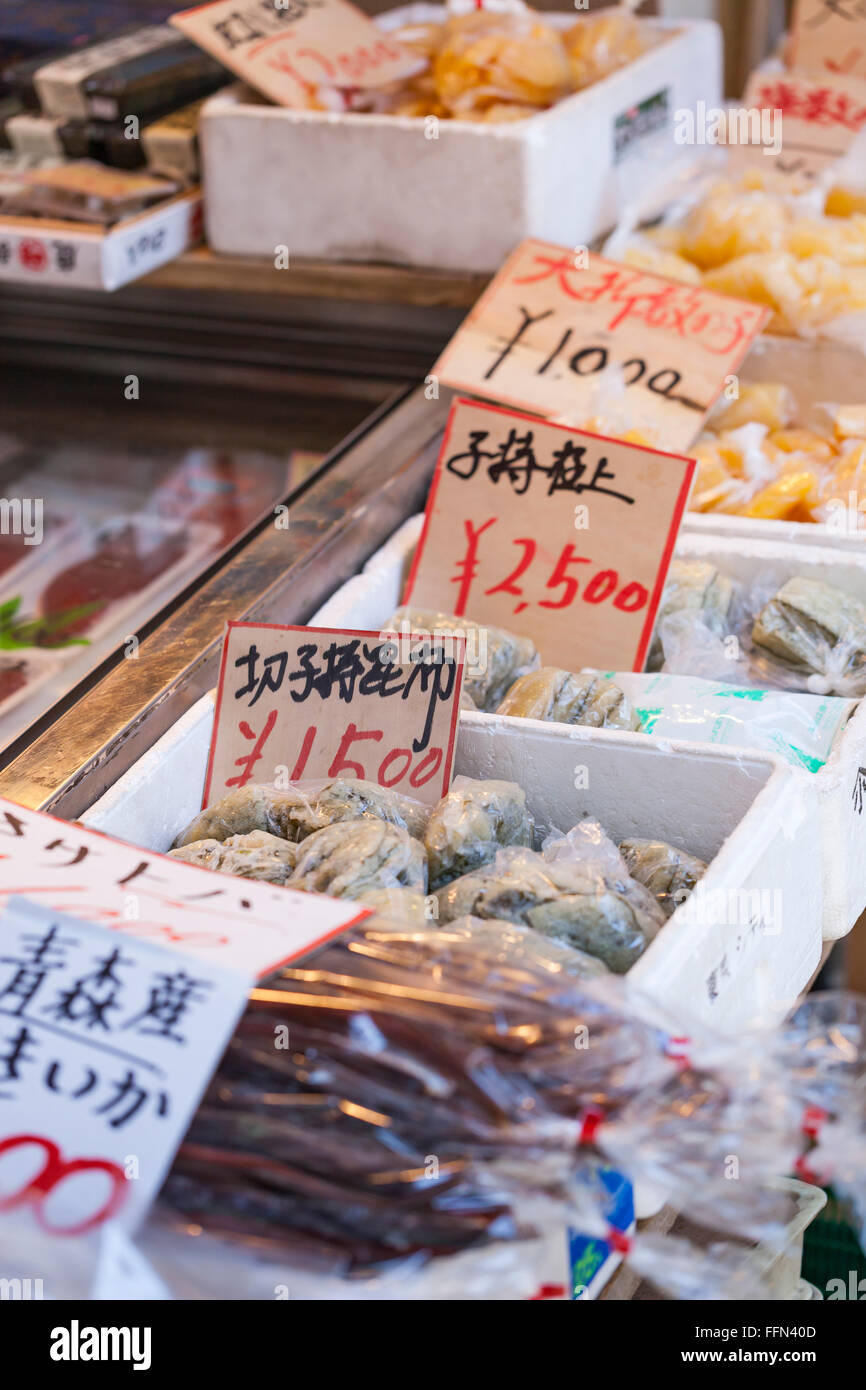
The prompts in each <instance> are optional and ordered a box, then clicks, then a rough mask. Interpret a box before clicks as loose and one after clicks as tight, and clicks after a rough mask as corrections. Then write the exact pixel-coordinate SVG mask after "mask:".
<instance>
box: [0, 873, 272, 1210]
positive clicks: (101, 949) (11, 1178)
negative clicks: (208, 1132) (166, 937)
mask: <svg viewBox="0 0 866 1390" xmlns="http://www.w3.org/2000/svg"><path fill="white" fill-rule="evenodd" d="M250 983H251V981H250V979H249V978H246V979H245V978H244V977H243V976H242V975H240V974H236V973H234V972H229V971H225V970H222V969H220V967H219V966H217V965H215V964H213V963H208V964H205V963H204V962H203V961H200V960H199V961H196V962H195V963H194V964H193V963H192V962H191V961H190V960H189V958H188V957H185V956H180V955H178V954H177V953H176V952H174V951H172V950H170V949H166V948H164V947H159V946H154V945H153V944H152V943H151V942H145V941H135V940H132V939H129V938H124V939H122V940H121V939H119V938H118V937H117V936H116V935H115V934H114V933H113V932H110V931H106V930H105V928H104V927H96V926H93V925H92V923H88V922H84V921H82V920H80V919H78V918H73V917H68V916H64V915H63V914H62V913H56V912H54V911H52V910H51V908H47V907H43V906H41V905H39V904H37V903H34V902H30V901H28V900H27V899H25V898H13V899H12V900H11V902H9V904H8V905H7V907H6V910H5V912H4V913H3V916H2V918H0V1098H2V1102H3V1104H2V1109H0V1192H2V1197H0V1210H2V1211H10V1210H13V1209H15V1210H17V1211H18V1212H19V1213H20V1214H23V1215H24V1216H25V1217H32V1219H33V1220H35V1221H36V1223H37V1224H38V1225H39V1226H40V1227H41V1228H42V1229H43V1230H44V1231H47V1232H49V1233H52V1234H57V1235H66V1236H71V1235H84V1234H85V1233H86V1232H87V1231H90V1230H93V1229H95V1228H96V1227H97V1226H100V1225H101V1224H102V1222H103V1221H109V1220H115V1221H117V1222H118V1224H119V1225H121V1226H122V1227H124V1228H125V1229H127V1230H131V1229H134V1227H135V1226H136V1225H137V1223H138V1222H140V1221H141V1219H142V1218H143V1216H144V1215H145V1213H146V1212H147V1209H148V1207H149V1206H150V1203H151V1202H152V1200H153V1198H154V1197H155V1196H156V1194H157V1192H158V1191H159V1188H160V1186H161V1184H162V1181H163V1178H164V1177H165V1174H166V1172H167V1171H168V1168H169V1166H170V1164H171V1161H172V1159H173V1158H174V1155H175V1152H176V1150H177V1148H178V1145H179V1144H180V1142H181V1140H182V1139H183V1136H184V1134H185V1133H186V1131H187V1129H188V1127H189V1124H190V1121H191V1120H192V1117H193V1114H194V1112H195V1109H196V1106H197V1105H198V1103H199V1100H200V1099H201V1095H202V1092H203V1091H204V1089H205V1086H206V1085H207V1083H208V1081H209V1080H210V1078H211V1075H212V1073H213V1071H214V1069H215V1067H216V1065H217V1063H218V1062H219V1059H220V1057H221V1055H222V1052H223V1050H224V1048H225V1046H226V1043H227V1042H228V1039H229V1037H230V1036H231V1034H232V1032H233V1031H234V1027H235V1024H236V1023H237V1020H238V1018H239V1017H240V1013H241V1010H242V1009H243V1007H244V1005H245V1002H246V998H247V994H248V991H249V986H250Z"/></svg>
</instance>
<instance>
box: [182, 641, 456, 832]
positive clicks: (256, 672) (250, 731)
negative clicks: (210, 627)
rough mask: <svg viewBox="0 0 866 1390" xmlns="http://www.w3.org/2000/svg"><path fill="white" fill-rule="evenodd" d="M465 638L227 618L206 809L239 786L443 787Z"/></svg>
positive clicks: (430, 792) (425, 790)
mask: <svg viewBox="0 0 866 1390" xmlns="http://www.w3.org/2000/svg"><path fill="white" fill-rule="evenodd" d="M465 653H466V639H465V637H464V636H460V635H458V634H454V635H453V636H452V635H451V634H447V635H442V634H439V633H437V634H435V635H433V636H430V635H429V634H428V635H427V636H426V638H425V637H421V636H419V637H413V636H411V635H404V636H400V637H397V636H394V637H391V638H388V637H383V636H380V635H379V634H378V633H375V632H355V631H350V630H343V629H339V628H321V627H280V626H276V625H274V624H270V623H229V627H228V632H227V633H226V639H225V644H224V646H223V658H222V666H221V668H220V679H219V690H218V693H217V708H216V717H215V719H214V732H213V738H212V740H211V750H210V762H209V765H208V773H207V781H206V782H205V794H204V805H205V806H209V805H211V804H212V802H214V801H218V800H219V799H220V797H222V796H225V795H226V793H227V792H230V791H231V790H232V789H233V788H235V787H243V786H246V785H247V783H249V782H265V783H274V782H276V783H277V784H279V783H280V780H281V779H282V780H285V781H286V782H289V781H291V782H298V781H306V780H309V779H311V778H321V777H361V778H364V779H365V780H366V781H368V782H376V783H378V785H379V786H382V787H393V788H394V789H395V790H396V791H399V792H402V793H403V794H404V795H405V796H411V797H414V798H415V799H416V800H418V801H428V802H431V803H432V802H436V801H438V800H439V798H440V797H441V796H444V795H445V792H447V790H448V784H449V781H450V778H451V764H452V761H453V757H454V740H455V736H456V732H457V718H458V714H459V709H460V690H461V687H462V684H463V668H464V660H465Z"/></svg>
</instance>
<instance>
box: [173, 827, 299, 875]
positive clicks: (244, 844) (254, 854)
mask: <svg viewBox="0 0 866 1390" xmlns="http://www.w3.org/2000/svg"><path fill="white" fill-rule="evenodd" d="M169 854H170V856H171V857H172V858H174V859H183V860H184V861H185V862H186V863H187V864H199V865H200V866H201V867H202V868H203V869H213V870H214V871H215V872H216V873H218V874H237V876H238V877H239V878H258V879H264V880H265V881H266V882H267V883H285V882H286V881H287V879H289V878H290V877H291V874H292V870H293V869H294V867H295V860H296V859H297V857H298V847H297V845H295V844H293V843H292V841H291V840H284V839H282V838H281V837H280V836H279V835H271V834H270V833H269V832H268V831H267V830H251V831H250V832H249V833H248V834H246V835H230V836H229V837H228V839H226V840H213V839H210V840H193V841H191V842H190V843H189V844H187V845H183V846H181V847H180V848H178V849H172V850H169Z"/></svg>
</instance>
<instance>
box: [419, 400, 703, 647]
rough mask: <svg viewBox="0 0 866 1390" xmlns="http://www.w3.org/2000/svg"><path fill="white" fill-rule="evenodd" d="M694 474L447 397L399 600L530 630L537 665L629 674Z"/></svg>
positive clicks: (617, 443) (662, 457)
mask: <svg viewBox="0 0 866 1390" xmlns="http://www.w3.org/2000/svg"><path fill="white" fill-rule="evenodd" d="M694 469H695V461H694V459H689V458H682V457H680V456H679V455H675V454H662V453H659V452H658V451H657V450H654V449H647V448H644V447H642V446H639V445H635V444H626V443H624V442H623V441H622V440H615V439H603V438H601V437H600V436H599V435H593V434H585V433H582V432H580V431H578V430H571V429H565V428H564V427H563V426H561V425H553V424H548V423H547V422H546V421H543V420H538V419H536V418H535V417H534V416H530V415H521V414H517V413H515V412H514V411H510V410H505V409H503V408H501V407H499V406H493V405H484V404H482V403H480V402H476V401H466V400H459V401H456V402H455V404H454V405H453V407H452V409H451V414H450V416H449V420H448V425H447V428H446V431H445V439H444V443H443V446H442V451H441V453H440V455H439V461H438V463H437V466H436V473H435V475H434V478H433V485H432V488H431V490H430V497H429V500H428V503H427V514H426V517H425V523H424V532H423V534H422V537H421V543H420V545H419V547H418V553H417V555H416V558H415V564H414V567H413V570H412V574H411V575H410V578H409V584H408V586H407V591H406V596H405V600H404V601H405V602H406V603H409V602H411V603H412V604H413V605H415V606H417V607H419V608H434V609H443V610H444V611H445V612H451V613H454V614H455V615H457V616H459V617H463V616H465V617H467V618H471V619H473V620H475V621H476V622H480V623H489V624H491V625H493V626H497V627H504V628H509V629H511V630H512V631H513V632H517V633H519V634H520V635H521V636H525V637H531V638H532V639H533V641H534V642H535V644H536V646H537V647H538V648H539V651H540V652H541V657H542V661H543V662H544V664H545V665H550V666H560V667H564V668H566V669H569V670H572V671H578V670H580V668H581V667H582V666H598V667H601V668H602V669H604V670H608V669H612V670H617V669H618V670H626V669H632V670H640V669H641V668H642V667H643V663H644V659H645V657H646V651H647V647H648V645H649V640H650V636H651V634H652V629H653V623H654V622H655V616H656V612H657V609H658V605H659V600H660V598H661V593H662V589H663V588H664V583H665V578H666V576H667V571H668V566H669V564H670V559H671V555H672V553H673V548H674V543H675V541H676V537H677V531H678V529H679V525H680V521H681V519H682V514H683V511H684V510H685V506H686V502H687V500H688V495H689V489H690V486H691V481H692V475H693V473H694Z"/></svg>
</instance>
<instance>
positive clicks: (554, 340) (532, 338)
mask: <svg viewBox="0 0 866 1390" xmlns="http://www.w3.org/2000/svg"><path fill="white" fill-rule="evenodd" d="M767 317H768V310H766V309H764V308H762V307H761V306H760V305H756V304H747V303H745V302H744V301H742V300H739V299H733V298H731V297H730V296H728V295H723V294H715V293H713V292H711V291H709V290H705V289H703V288H701V287H700V286H696V285H680V284H676V283H675V282H674V281H672V280H664V279H662V278H661V277H660V276H658V275H650V274H649V273H647V272H646V271H643V270H636V269H634V268H633V267H631V266H625V265H618V264H617V263H616V262H615V261H607V260H603V259H602V257H601V256H595V255H591V254H590V253H589V252H586V251H585V250H584V249H583V248H579V249H578V251H577V252H575V251H574V250H570V249H569V248H568V247H565V246H555V245H553V244H551V243H550V242H546V241H536V240H532V239H530V240H527V241H523V242H521V244H520V245H519V246H518V247H517V249H516V251H514V252H513V253H512V255H511V256H509V258H508V260H507V261H506V262H505V264H504V265H503V267H502V269H501V270H500V271H499V272H498V274H497V275H496V276H494V278H493V280H492V281H491V283H490V284H489V285H488V287H487V289H486V290H485V292H484V293H483V294H482V296H481V298H480V299H479V300H478V302H477V303H476V305H475V307H474V308H473V309H472V311H471V312H470V313H469V315H468V316H467V318H466V319H465V320H464V322H463V323H462V324H461V326H460V328H459V329H458V330H457V332H456V334H455V335H454V337H453V338H452V339H451V341H450V343H448V345H447V346H446V348H445V350H444V352H443V353H442V355H441V357H440V358H439V360H438V362H437V363H436V366H435V367H434V368H433V373H434V375H435V376H438V378H439V379H440V381H441V382H442V383H443V384H444V385H445V386H452V387H455V388H456V389H457V390H460V391H466V392H470V393H471V394H472V395H476V396H482V397H484V398H486V399H487V400H495V401H504V402H505V403H507V404H509V405H514V406H518V407H519V408H521V409H525V410H531V411H535V412H537V413H538V414H540V415H544V416H547V417H556V418H559V419H561V420H564V421H566V422H567V423H568V424H572V425H580V426H586V425H588V423H589V421H590V420H591V419H592V417H593V416H594V415H595V414H596V413H597V412H598V408H599V400H598V395H599V377H600V375H601V374H602V373H604V372H606V371H607V370H608V369H611V368H616V369H618V370H619V373H620V374H621V380H622V382H623V383H624V386H625V390H626V393H627V397H628V401H627V409H628V415H629V420H630V424H631V427H632V428H634V429H635V430H638V431H640V432H641V433H643V434H644V435H645V436H646V437H647V438H648V439H651V440H654V441H658V442H659V444H660V445H661V446H662V447H664V448H666V449H668V448H670V449H675V450H676V449H687V448H688V447H689V445H690V444H691V443H692V442H693V440H694V439H695V438H696V436H697V434H698V433H699V431H700V428H701V423H702V421H703V419H704V416H705V415H706V413H707V411H708V410H709V409H710V407H711V405H712V404H713V402H714V401H715V399H716V397H717V396H718V395H719V392H720V391H721V390H722V387H723V386H724V382H725V377H726V376H727V375H728V374H729V373H731V372H733V371H735V370H736V368H737V366H738V365H739V363H740V362H741V361H742V359H743V357H744V356H745V354H746V353H747V351H748V350H749V347H750V346H751V343H752V340H753V338H754V337H755V335H756V334H757V333H758V332H759V331H760V329H761V327H762V326H763V324H764V323H765V322H766V320H767ZM609 375H610V373H609V372H608V377H607V378H606V379H609Z"/></svg>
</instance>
